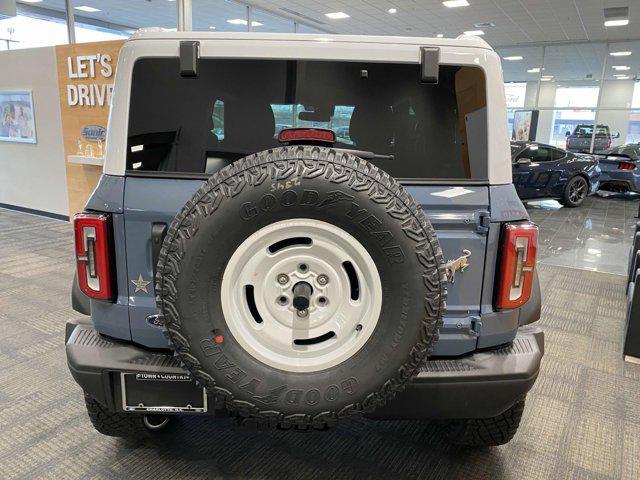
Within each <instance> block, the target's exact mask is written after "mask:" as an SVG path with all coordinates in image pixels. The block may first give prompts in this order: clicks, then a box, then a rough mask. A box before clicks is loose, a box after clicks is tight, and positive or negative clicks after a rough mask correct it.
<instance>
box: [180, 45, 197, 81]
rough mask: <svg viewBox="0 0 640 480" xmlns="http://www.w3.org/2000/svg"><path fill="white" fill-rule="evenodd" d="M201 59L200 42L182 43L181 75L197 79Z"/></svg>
mask: <svg viewBox="0 0 640 480" xmlns="http://www.w3.org/2000/svg"><path fill="white" fill-rule="evenodd" d="M199 58H200V42H198V41H183V42H180V75H181V76H183V77H197V76H198V59H199Z"/></svg>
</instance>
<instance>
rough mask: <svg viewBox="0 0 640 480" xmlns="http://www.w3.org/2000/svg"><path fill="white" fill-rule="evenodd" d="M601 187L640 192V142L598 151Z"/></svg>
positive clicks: (610, 189) (616, 190) (602, 188)
mask: <svg viewBox="0 0 640 480" xmlns="http://www.w3.org/2000/svg"><path fill="white" fill-rule="evenodd" d="M597 157H598V161H599V162H600V168H601V170H602V175H601V177H600V189H601V190H609V191H613V192H625V193H626V192H635V193H640V143H627V144H626V145H620V146H618V147H613V148H610V149H608V150H605V151H603V152H598V154H597Z"/></svg>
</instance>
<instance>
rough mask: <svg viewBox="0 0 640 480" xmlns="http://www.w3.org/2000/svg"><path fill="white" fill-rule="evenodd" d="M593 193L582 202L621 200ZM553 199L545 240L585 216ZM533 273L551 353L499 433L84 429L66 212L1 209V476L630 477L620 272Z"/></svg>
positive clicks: (639, 372) (633, 444) (638, 440)
mask: <svg viewBox="0 0 640 480" xmlns="http://www.w3.org/2000/svg"><path fill="white" fill-rule="evenodd" d="M601 202H604V200H600V199H594V200H593V201H591V200H590V202H589V204H588V205H587V208H585V210H584V212H589V211H591V210H594V212H595V211H599V210H600V211H602V210H604V211H605V212H607V211H608V210H609V209H610V208H611V209H613V207H612V206H615V205H617V203H614V202H610V203H601ZM624 205H625V208H626V206H627V204H626V203H624ZM629 205H631V208H634V206H635V205H636V203H635V202H634V203H633V204H629ZM562 211H563V210H558V211H553V212H551V211H547V210H540V211H538V210H532V212H533V213H534V214H535V215H538V216H539V217H541V218H540V220H542V222H544V221H545V218H543V217H552V218H550V221H551V222H554V221H555V222H556V223H557V224H558V226H557V227H556V230H557V231H556V233H555V234H553V235H549V236H550V237H551V240H553V238H555V236H556V235H560V234H563V232H564V230H565V228H566V227H562V224H564V223H566V224H567V225H568V224H572V223H573V220H569V219H574V218H578V217H580V218H581V223H580V225H584V222H586V217H587V216H588V215H587V216H585V217H582V215H581V214H580V213H579V211H578V210H571V211H568V213H562ZM564 215H567V217H564V219H562V218H561V217H563V216H564ZM602 216H603V217H604V219H603V222H604V224H607V218H609V220H611V219H612V218H613V217H608V214H607V213H604V214H603V215H602ZM548 225H552V224H548ZM618 225H620V224H618ZM575 229H576V231H578V227H577V226H576V227H575ZM542 230H543V236H544V235H548V234H547V233H545V226H544V225H543V227H542ZM578 234H579V233H578ZM548 245H550V246H553V243H552V242H551V243H549V244H548ZM614 248H617V249H618V250H621V249H622V247H620V246H619V245H617V244H614ZM539 272H540V278H541V284H542V290H543V292H542V293H543V297H544V306H543V310H542V318H541V320H540V325H541V326H542V327H543V328H544V330H545V332H546V354H545V357H544V359H543V363H542V370H541V372H540V376H539V378H538V381H537V383H536V385H535V387H534V389H533V390H532V392H531V393H530V394H529V396H528V398H527V406H526V408H525V414H524V418H523V422H522V425H521V427H520V430H519V432H518V433H517V435H516V436H515V438H514V439H513V441H511V442H510V443H509V444H508V445H505V446H502V447H497V448H491V449H463V448H457V447H452V446H450V445H449V444H448V443H447V442H446V441H445V439H444V438H443V436H442V433H441V431H440V430H439V429H438V428H437V427H436V426H435V425H433V424H430V423H426V422H374V421H369V420H365V419H359V420H350V421H345V422H343V423H341V424H340V426H339V427H337V428H335V429H333V430H330V431H328V432H314V433H308V434H304V433H298V432H282V431H258V432H256V431H253V430H248V429H243V428H238V427H237V426H236V425H235V424H234V422H233V421H232V420H230V419H219V420H212V419H207V418H199V417H190V418H188V419H184V420H181V421H179V422H177V423H176V424H175V425H174V426H173V428H172V429H170V430H169V431H167V432H165V433H164V434H162V435H161V436H159V437H157V438H156V439H155V440H153V441H124V440H118V439H114V438H109V437H104V436H102V435H100V434H98V433H96V432H95V431H94V430H93V429H92V427H91V425H90V423H89V420H88V418H87V416H86V413H85V408H84V404H83V401H82V392H81V391H80V389H79V387H78V386H77V385H76V384H75V382H74V381H73V380H72V378H71V376H70V375H69V372H68V370H67V366H66V360H65V353H64V341H63V338H64V324H65V322H66V321H67V320H70V319H74V318H79V317H81V315H79V314H77V313H75V312H74V311H73V310H71V307H70V299H69V284H70V282H71V279H72V276H73V261H72V242H71V227H70V225H69V224H67V223H64V222H59V221H53V220H48V219H43V218H40V217H34V216H30V215H26V214H20V213H16V212H11V211H7V210H3V209H0V430H1V433H0V479H2V480H10V479H29V480H31V479H43V478H49V479H129V478H135V479H139V478H140V479H142V478H152V479H154V480H163V479H172V480H173V479H182V478H191V479H193V478H196V479H205V478H250V479H273V480H280V479H287V480H288V479H326V478H331V479H335V480H340V479H345V480H346V479H349V480H350V479H356V478H371V479H377V478H382V479H385V480H390V479H393V480H395V479H430V478H434V479H496V480H500V479H514V480H526V479H544V480H547V479H578V478H580V479H618V478H623V479H629V480H637V479H639V478H640V419H639V415H638V413H639V412H640V366H639V365H629V364H625V363H624V362H623V361H622V353H621V339H622V336H623V331H624V315H625V295H624V288H625V279H624V277H622V276H620V275H610V274H605V273H597V272H589V271H584V270H575V269H570V268H565V267H555V266H550V265H544V264H543V265H541V266H540V268H539Z"/></svg>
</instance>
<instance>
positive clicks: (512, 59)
mask: <svg viewBox="0 0 640 480" xmlns="http://www.w3.org/2000/svg"><path fill="white" fill-rule="evenodd" d="M502 58H503V59H504V60H508V61H509V62H517V61H519V60H522V59H523V58H524V57H523V56H522V55H511V56H509V57H502Z"/></svg>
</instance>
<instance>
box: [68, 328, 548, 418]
mask: <svg viewBox="0 0 640 480" xmlns="http://www.w3.org/2000/svg"><path fill="white" fill-rule="evenodd" d="M66 351H67V363H68V365H69V370H70V371H71V375H72V376H73V378H74V379H75V380H76V382H77V383H78V384H79V385H80V386H81V387H82V388H83V389H84V390H85V391H86V392H87V393H89V394H90V395H91V396H92V397H93V398H95V399H96V400H97V401H98V402H100V403H101V404H103V405H105V406H106V407H108V408H110V409H112V410H117V411H122V410H123V405H122V402H121V401H120V400H121V390H120V378H121V373H123V372H126V373H155V374H163V375H165V374H167V375H184V374H185V373H187V372H186V371H185V370H184V369H183V368H182V366H181V364H180V361H179V360H178V358H177V357H175V356H173V354H171V353H162V352H153V351H149V350H146V349H143V348H141V347H138V346H136V345H132V344H130V343H122V342H117V341H114V340H111V339H108V338H106V337H103V336H102V335H100V334H98V333H97V332H96V331H95V330H94V329H93V327H92V325H90V324H73V323H69V324H67V335H66ZM543 354H544V334H543V332H542V330H540V329H539V328H537V327H533V326H526V327H521V328H520V329H519V330H518V334H517V336H516V338H515V340H514V341H513V343H512V344H511V345H509V346H508V347H504V348H502V349H499V350H493V351H488V352H478V353H474V354H472V355H468V356H465V357H462V358H457V359H446V360H429V361H428V362H426V364H425V366H424V367H423V369H422V371H421V372H420V373H419V374H418V376H417V377H416V378H415V379H414V380H413V381H412V382H411V383H410V384H409V385H408V386H407V388H406V390H405V391H404V392H403V393H402V394H400V395H399V396H398V397H397V398H396V399H395V400H394V401H393V402H391V403H389V404H388V405H386V406H385V407H383V408H382V409H380V410H377V411H376V412H374V414H373V415H371V416H372V417H373V418H386V419H418V418H419V419H448V418H487V417H493V416H496V415H499V414H500V413H502V412H504V411H505V410H507V409H508V408H509V407H511V406H512V405H513V404H514V403H516V402H517V401H518V400H519V399H520V398H522V397H523V396H524V395H526V393H527V392H528V391H529V390H530V389H531V387H532V386H533V384H534V382H535V381H536V378H537V376H538V370H539V368H540V360H541V359H542V355H543ZM185 388H186V387H185ZM210 400H213V399H210ZM209 404H212V403H211V402H209Z"/></svg>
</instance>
